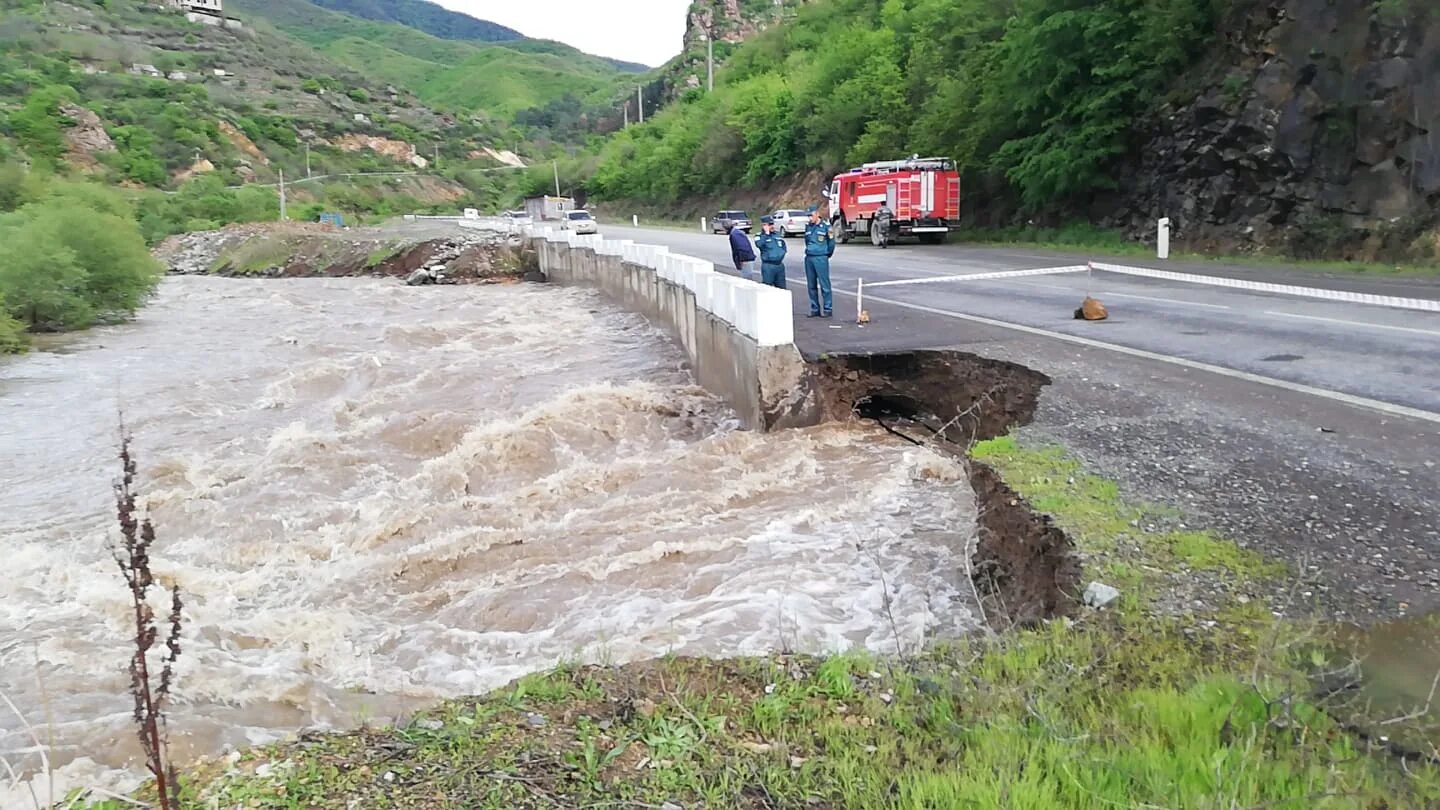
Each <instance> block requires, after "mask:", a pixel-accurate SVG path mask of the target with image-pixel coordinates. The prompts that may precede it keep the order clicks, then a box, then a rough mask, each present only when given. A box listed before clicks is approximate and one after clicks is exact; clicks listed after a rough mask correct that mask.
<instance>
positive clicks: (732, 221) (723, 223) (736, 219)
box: [710, 211, 751, 233]
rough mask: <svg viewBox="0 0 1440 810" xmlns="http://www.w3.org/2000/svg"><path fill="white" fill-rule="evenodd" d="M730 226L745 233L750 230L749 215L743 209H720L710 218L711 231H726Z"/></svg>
mask: <svg viewBox="0 0 1440 810" xmlns="http://www.w3.org/2000/svg"><path fill="white" fill-rule="evenodd" d="M731 228H739V229H740V230H742V231H745V232H746V233H749V232H750V228H751V225H750V215H749V214H747V213H745V212H744V211H721V212H720V213H718V214H716V215H715V218H714V219H712V220H710V230H711V232H712V233H726V232H728V231H729V230H730V229H731Z"/></svg>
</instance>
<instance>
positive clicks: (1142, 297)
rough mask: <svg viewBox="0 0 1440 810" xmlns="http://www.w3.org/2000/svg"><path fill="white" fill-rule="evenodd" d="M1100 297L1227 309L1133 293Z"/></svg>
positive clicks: (1106, 293) (1111, 293) (1219, 306)
mask: <svg viewBox="0 0 1440 810" xmlns="http://www.w3.org/2000/svg"><path fill="white" fill-rule="evenodd" d="M1100 295H1104V296H1107V297H1109V296H1114V297H1116V298H1139V299H1140V300H1141V301H1163V302H1164V303H1167V304H1181V305H1184V306H1187V307H1207V308H1209V309H1229V308H1230V307H1227V306H1225V305H1224V304H1202V303H1200V302H1199V301H1181V300H1180V299H1178V298H1159V297H1157V296H1154V295H1135V294H1134V293H1120V292H1102V293H1100Z"/></svg>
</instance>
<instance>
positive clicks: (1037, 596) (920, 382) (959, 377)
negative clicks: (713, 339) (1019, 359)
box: [807, 351, 1080, 630]
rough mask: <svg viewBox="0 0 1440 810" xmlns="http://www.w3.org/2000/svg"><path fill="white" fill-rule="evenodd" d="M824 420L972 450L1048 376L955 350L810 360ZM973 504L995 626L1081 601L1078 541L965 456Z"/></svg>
mask: <svg viewBox="0 0 1440 810" xmlns="http://www.w3.org/2000/svg"><path fill="white" fill-rule="evenodd" d="M807 359H808V360H809V362H810V368H811V370H812V373H813V374H814V377H815V380H816V383H817V386H818V388H819V391H820V400H821V403H822V407H823V409H824V413H825V418H826V419H831V420H846V419H872V420H874V421H876V422H878V423H879V424H880V425H882V426H883V427H885V428H886V429H887V430H889V431H890V432H892V433H895V434H897V435H899V436H901V437H903V438H905V439H908V440H910V441H913V442H916V443H917V444H920V443H929V444H934V445H936V446H943V447H946V448H948V449H950V450H951V451H952V452H954V453H957V454H960V455H968V449H969V447H970V446H971V445H972V444H973V443H974V442H977V441H983V440H985V439H991V438H994V437H996V436H1000V435H1003V434H1005V433H1006V432H1008V431H1009V430H1010V429H1011V428H1014V427H1018V426H1020V425H1025V424H1029V423H1030V421H1031V420H1032V419H1033V418H1034V416H1035V409H1036V406H1037V405H1038V403H1039V399H1040V390H1041V389H1042V388H1043V387H1045V386H1046V385H1049V384H1050V378H1049V377H1047V376H1045V375H1044V374H1041V373H1039V372H1037V371H1034V370H1032V369H1028V368H1026V367H1024V366H1021V365H1018V364H1015V363H1009V362H1005V361H1001V360H992V359H990V358H986V357H981V356H979V355H975V354H969V353H966V352H958V351H907V352H892V353H885V354H853V355H822V356H820V357H816V358H807ZM967 464H968V467H969V472H970V484H971V487H972V488H973V489H974V490H975V499H976V503H977V504H978V505H979V526H978V530H979V531H978V537H977V540H976V549H975V555H974V567H973V569H972V572H971V578H972V580H973V581H974V584H975V590H976V592H977V593H978V594H979V595H980V598H981V600H982V601H983V603H984V605H983V606H984V608H985V616H986V619H987V621H988V622H989V623H990V624H991V626H992V627H994V628H995V629H997V630H998V629H1005V628H1011V627H1015V626H1017V625H1018V626H1026V625H1032V624H1035V623H1037V622H1040V621H1043V620H1046V619H1051V618H1056V617H1059V616H1065V615H1069V614H1070V613H1072V612H1073V611H1074V609H1075V607H1076V606H1077V605H1078V604H1079V601H1078V594H1079V593H1080V564H1079V560H1078V559H1077V558H1076V556H1075V550H1074V543H1073V542H1072V541H1071V539H1070V538H1069V537H1067V536H1066V535H1065V533H1064V532H1063V531H1061V530H1060V528H1059V527H1057V526H1056V525H1055V524H1054V522H1053V521H1052V520H1051V519H1050V517H1049V516H1048V515H1045V514H1042V513H1040V512H1037V511H1035V510H1034V509H1032V508H1031V507H1030V505H1029V504H1028V503H1027V502H1026V501H1025V499H1024V498H1022V497H1020V496H1019V495H1018V494H1017V493H1016V492H1015V491H1014V490H1013V489H1011V488H1010V487H1009V486H1007V485H1006V484H1005V482H1004V481H1003V480H1002V479H1001V477H1000V475H999V474H998V473H996V472H995V471H994V470H993V469H991V468H990V467H988V466H986V465H984V464H982V463H980V462H978V461H975V460H974V459H968V458H967Z"/></svg>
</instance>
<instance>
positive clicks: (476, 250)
mask: <svg viewBox="0 0 1440 810" xmlns="http://www.w3.org/2000/svg"><path fill="white" fill-rule="evenodd" d="M155 255H156V257H157V258H159V259H160V260H161V261H163V262H164V263H165V264H166V266H167V268H168V269H169V271H170V272H171V273H174V274H178V275H207V274H208V275H220V276H238V277H254V276H260V277H266V278H341V277H348V276H372V277H398V278H404V277H406V276H409V275H410V274H412V273H414V272H415V271H417V270H431V271H432V272H434V273H435V274H437V275H438V276H440V277H441V278H443V279H444V282H445V283H456V284H465V283H489V282H496V281H507V280H512V279H515V278H518V277H519V276H520V275H521V274H522V272H523V271H522V270H521V257H520V255H519V252H518V250H517V249H516V248H515V247H514V246H512V245H510V244H509V243H508V242H507V240H506V239H505V238H504V237H503V236H500V235H499V234H463V235H455V236H441V237H434V238H421V237H416V236H413V235H410V236H400V235H395V234H392V233H386V232H381V231H379V230H376V229H360V230H355V231H339V230H336V229H334V228H331V227H328V226H323V225H316V224H313V223H269V224H262V225H240V226H233V227H230V228H226V229H223V230H219V231H204V232H197V233H190V234H185V235H183V236H178V237H172V238H171V239H169V240H166V242H164V243H162V244H161V245H160V246H159V247H158V248H156V250H155Z"/></svg>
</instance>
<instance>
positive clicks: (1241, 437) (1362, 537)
mask: <svg viewBox="0 0 1440 810" xmlns="http://www.w3.org/2000/svg"><path fill="white" fill-rule="evenodd" d="M601 232H602V234H603V235H604V236H605V237H606V238H611V239H617V238H618V239H633V240H635V241H637V242H644V243H647V244H659V245H664V246H666V247H669V248H670V249H671V251H672V252H678V253H685V254H687V255H691V256H696V257H699V258H703V259H708V260H711V261H713V262H715V264H716V266H717V268H721V269H727V270H728V269H729V267H730V260H729V248H728V245H727V243H726V241H725V239H724V238H723V237H720V236H712V235H709V234H703V233H699V232H698V231H696V232H686V231H678V230H670V229H658V228H656V229H647V228H639V229H636V228H629V227H619V226H613V225H604V226H603V227H602V229H601ZM790 251H791V252H790V260H789V261H787V272H788V277H789V281H790V286H791V289H792V290H793V291H794V293H795V296H794V300H795V312H796V340H797V343H798V344H799V346H800V348H801V350H802V351H804V352H805V353H807V354H811V355H814V354H819V353H822V352H884V351H895V350H901V349H918V348H946V349H958V350H961V351H968V352H972V353H975V354H979V355H983V356H986V357H994V358H997V359H1003V360H1010V361H1013V362H1018V363H1022V364H1024V365H1026V366H1029V367H1030V368H1034V369H1036V370H1038V371H1041V372H1044V373H1045V374H1047V375H1049V376H1050V377H1051V378H1052V379H1053V380H1054V384H1053V385H1052V386H1051V387H1050V388H1049V389H1048V390H1047V392H1046V393H1045V394H1044V395H1043V396H1042V407H1041V411H1040V413H1039V414H1038V415H1037V418H1036V422H1035V424H1034V425H1032V426H1031V427H1029V428H1027V429H1026V431H1025V434H1026V435H1028V436H1029V437H1030V438H1031V439H1034V440H1041V441H1045V440H1053V441H1058V442H1060V443H1062V444H1063V445H1064V446H1066V447H1067V448H1069V449H1070V450H1071V451H1072V452H1075V453H1076V454H1078V455H1079V456H1080V457H1081V458H1083V459H1084V460H1085V461H1086V462H1087V464H1088V465H1089V466H1090V467H1091V468H1093V469H1095V470H1096V471H1097V472H1100V473H1101V474H1104V475H1107V476H1110V477H1114V478H1117V479H1119V480H1120V481H1121V482H1122V483H1124V484H1125V485H1126V488H1127V490H1128V491H1130V492H1131V493H1133V494H1137V495H1139V496H1141V497H1143V498H1147V499H1150V500H1154V501H1158V502H1161V503H1165V504H1169V505H1172V506H1177V507H1179V508H1180V510H1181V512H1182V513H1183V514H1185V515H1186V516H1187V517H1186V519H1187V520H1190V521H1193V522H1194V523H1195V524H1196V525H1204V526H1210V527H1214V528H1217V529H1219V530H1221V531H1223V532H1225V533H1226V534H1228V535H1229V536H1231V537H1233V538H1235V539H1237V540H1238V541H1240V542H1241V543H1242V544H1245V545H1247V546H1250V547H1254V548H1257V549H1261V550H1264V551H1266V552H1267V553H1269V554H1271V555H1274V556H1277V557H1279V558H1281V559H1284V560H1287V561H1288V562H1290V563H1291V564H1292V566H1293V567H1294V568H1295V570H1296V571H1297V577H1296V583H1295V590H1294V596H1295V598H1296V599H1297V600H1299V601H1301V602H1304V603H1306V604H1313V605H1314V606H1315V607H1316V608H1318V609H1319V610H1320V611H1321V612H1323V613H1327V614H1331V615H1337V616H1342V617H1348V618H1354V619H1359V620H1362V621H1363V620H1368V619H1375V618H1379V617H1385V616H1393V615H1397V614H1406V613H1417V612H1421V611H1432V610H1440V312H1434V311H1426V310H1425V309H1424V308H1425V307H1427V306H1431V304H1429V303H1426V302H1440V278H1423V277H1405V276H1361V275H1349V274H1339V273H1322V272H1317V271H1311V270H1302V269H1294V268H1285V267H1245V266H1236V265H1227V264H1221V263H1209V262H1206V263H1186V262H1175V261H1167V262H1157V261H1156V260H1153V259H1151V260H1148V261H1147V260H1144V259H1139V258H1126V259H1109V260H1106V259H1103V258H1102V257H1095V256H1088V255H1084V254H1065V253H1056V252H1050V251H1044V250H1025V249H998V248H980V247H969V246H964V245H954V244H948V245H941V246H922V245H914V244H902V245H896V246H892V247H890V248H888V249H885V250H881V249H879V248H875V247H873V246H871V245H869V244H868V243H859V242H852V243H850V244H848V245H842V246H840V247H839V249H838V250H837V252H836V254H835V257H834V259H832V260H831V277H832V279H833V281H834V287H835V317H834V318H833V319H830V320H824V319H811V318H806V317H805V313H806V310H807V309H808V305H807V303H806V299H805V289H804V272H803V266H802V259H801V255H802V254H803V245H802V243H801V241H800V240H798V239H792V240H791V241H790ZM1092 259H1094V260H1096V261H1112V262H1114V263H1116V264H1122V265H1131V266H1137V267H1142V268H1154V269H1162V270H1166V271H1171V272H1180V273H1186V274H1195V275H1203V276H1210V277H1218V278H1226V279H1236V280H1240V281H1242V282H1254V283H1257V284H1260V285H1264V284H1282V285H1300V286H1304V287H1308V288H1315V289H1319V290H1322V291H1340V292H1351V293H1364V294H1369V295H1374V296H1384V297H1387V298H1394V299H1411V300H1412V304H1413V301H1419V302H1420V307H1421V308H1420V309H1416V308H1398V307H1391V306H1377V305H1371V304H1358V303H1352V302H1345V301H1336V300H1327V299H1325V298H1314V297H1306V296H1297V295H1283V294H1275V293H1272V292H1262V291H1258V290H1256V289H1253V288H1250V289H1243V288H1234V287H1225V286H1217V285H1215V284H1213V283H1211V284H1205V283H1191V282H1188V281H1181V280H1169V279H1158V278H1150V277H1137V276H1133V275H1122V274H1117V273H1109V272H1103V271H1094V272H1091V271H1081V272H1068V273H1056V274H1042V275H1034V276H1023V277H1010V278H1000V279H983V280H982V279H972V280H966V279H963V278H961V279H954V280H943V281H933V282H927V283H918V284H908V283H907V284H899V285H884V284H882V285H880V286H875V287H871V288H869V289H867V291H866V293H865V296H864V300H865V309H866V310H867V311H868V312H869V314H870V316H871V322H870V323H869V324H868V325H865V326H860V325H857V324H856V323H855V314H856V313H855V292H856V288H857V282H858V281H859V280H860V279H862V278H863V279H864V281H865V283H866V284H867V285H870V284H875V283H877V282H892V281H900V280H905V281H909V280H915V279H935V278H944V279H949V277H951V276H965V275H972V274H979V273H996V272H1006V271H1015V270H1030V269H1037V268H1048V267H1065V266H1074V265H1084V264H1086V263H1087V262H1088V261H1090V260H1092ZM732 272H733V271H732ZM1087 294H1089V295H1093V296H1094V297H1096V298H1099V299H1100V300H1102V301H1103V302H1104V303H1105V305H1106V306H1107V307H1108V308H1109V311H1110V318H1109V320H1106V321H1102V322H1086V321H1078V320H1074V319H1073V312H1074V310H1075V308H1076V307H1078V306H1079V305H1080V302H1081V300H1082V299H1083V298H1084V297H1085V296H1086V295H1087ZM1327 294H1329V293H1324V292H1322V293H1321V295H1327Z"/></svg>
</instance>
